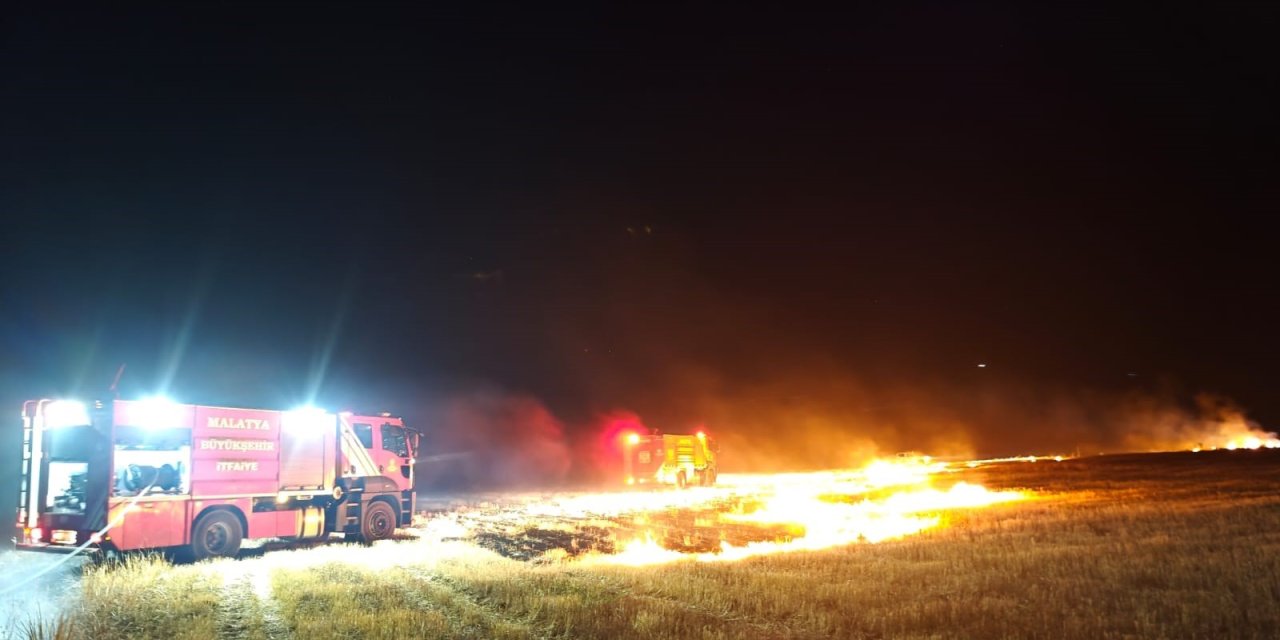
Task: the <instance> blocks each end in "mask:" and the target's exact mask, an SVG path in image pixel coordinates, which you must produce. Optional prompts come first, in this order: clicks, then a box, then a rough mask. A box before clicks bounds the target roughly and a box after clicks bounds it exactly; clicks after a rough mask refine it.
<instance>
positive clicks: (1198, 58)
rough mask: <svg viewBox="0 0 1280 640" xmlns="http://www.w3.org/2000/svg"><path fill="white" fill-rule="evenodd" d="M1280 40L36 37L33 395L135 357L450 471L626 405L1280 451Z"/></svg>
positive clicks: (295, 20)
mask: <svg viewBox="0 0 1280 640" xmlns="http://www.w3.org/2000/svg"><path fill="white" fill-rule="evenodd" d="M1275 18H1276V16H1275V12H1274V9H1272V8H1270V7H1266V6H1264V5H1249V4H1234V5H1230V6H1224V5H1215V6H1213V7H1201V8H1198V9H1191V8H1175V7H1165V8H1162V9H1161V10H1159V11H1146V10H1143V11H1139V10H1137V9H1132V10H1130V9H1119V8H1115V7H1107V8H1105V9H1090V8H1087V7H1081V6H1073V7H1071V8H1062V9H1053V8H1047V7H1039V6H1025V5H1016V4H1015V5H1011V6H1004V7H1001V6H995V5H992V6H981V7H977V6H973V7H954V6H947V5H937V6H930V5H921V6H916V7H910V8H908V7H898V6H894V7H890V8H881V9H865V8H863V9H859V8H848V9H844V10H841V11H833V12H817V11H814V12H806V11H795V12H786V13H783V12H780V11H778V10H776V9H775V8H773V7H771V6H769V7H766V6H757V7H748V6H739V7H736V8H735V9H734V10H733V11H732V12H728V11H718V10H714V9H712V8H710V7H707V8H693V9H682V10H680V11H670V12H668V11H661V10H658V9H649V10H628V9H610V8H603V7H601V8H597V9H595V10H591V11H580V10H575V11H571V10H563V11H556V10H550V9H547V8H534V7H508V8H504V9H493V10H490V9H480V8H476V9H470V8H460V7H454V8H450V9H447V10H440V11H435V10H427V9H424V8H421V7H418V6H414V5H389V4H377V5H360V6H358V7H344V6H340V5H334V4H321V5H307V6H306V7H294V6H291V5H276V6H256V5H255V6H254V7H252V8H249V7H242V6H237V7H215V6H206V7H198V8H191V7H188V8H173V7H164V8H156V9H152V10H145V11H144V10H132V11H122V10H115V9H105V8H104V9H92V10H82V11H63V12H56V11H46V10H43V9H38V8H26V9H23V10H20V11H17V12H15V13H14V14H13V15H12V16H11V18H10V20H8V21H7V22H6V24H5V26H4V27H3V29H4V38H3V41H4V50H5V54H6V55H5V60H6V67H7V68H6V73H5V76H6V78H5V80H4V81H3V82H4V87H5V95H6V98H7V99H6V101H5V106H4V107H3V108H4V112H5V118H4V124H3V125H0V126H2V127H3V128H4V129H3V131H4V138H5V140H6V141H7V144H6V154H5V159H6V162H5V171H4V174H5V177H4V179H3V180H4V183H5V186H4V189H3V192H4V193H5V211H6V214H5V219H6V222H5V229H6V231H7V232H8V233H7V234H6V235H7V236H8V238H7V240H8V242H6V249H7V250H6V251H5V252H4V255H3V258H0V261H2V264H3V273H4V275H5V277H4V278H3V283H2V286H3V289H2V293H3V301H4V308H5V310H6V313H5V314H4V316H3V318H0V339H3V341H4V350H5V353H6V357H5V358H4V363H3V367H0V389H2V392H0V401H3V402H4V406H10V407H12V408H13V411H14V414H13V415H16V413H17V408H18V406H19V404H18V403H20V402H21V400H23V399H26V398H28V397H38V396H45V395H80V396H89V397H93V396H102V395H104V394H105V390H106V387H107V385H109V384H110V381H111V378H112V376H113V375H114V374H115V371H116V369H117V367H118V366H119V365H120V364H121V363H127V364H128V369H127V372H126V374H125V377H124V379H123V383H122V387H121V392H122V394H124V396H125V397H140V396H144V395H149V394H152V393H156V392H160V391H167V392H168V393H169V394H170V395H172V396H173V397H175V398H177V399H179V400H181V401H184V402H193V403H201V404H235V405H251V406H262V407H269V408H280V409H283V408H289V407H291V406H294V405H296V404H301V403H303V402H306V401H308V400H314V401H315V402H318V403H320V404H322V405H324V406H326V407H328V408H330V409H338V408H345V407H356V408H363V409H368V410H384V409H385V410H390V411H395V412H397V413H402V414H404V415H406V417H408V418H410V419H416V420H417V421H418V422H419V423H420V424H422V425H424V428H425V429H426V430H427V432H428V433H429V434H431V435H432V436H433V437H434V438H436V441H437V442H441V443H445V445H446V446H443V448H446V449H447V448H448V446H447V445H448V444H449V443H453V444H454V445H456V446H472V445H474V444H476V443H475V442H472V441H468V440H467V437H472V438H474V437H476V434H483V439H484V440H486V441H488V442H490V443H492V442H493V441H503V440H505V441H508V442H514V443H516V444H515V445H512V446H511V449H512V450H513V451H514V450H516V449H518V447H519V446H523V444H522V443H526V442H527V441H526V440H525V439H524V437H523V436H522V435H520V434H521V433H522V432H521V431H520V429H522V428H523V426H524V422H525V421H526V420H532V421H533V422H534V423H537V424H540V425H543V426H544V427H546V428H547V429H550V430H551V431H555V430H556V429H559V430H561V431H563V432H564V433H565V434H566V436H565V437H566V440H567V442H568V445H567V446H569V447H570V448H572V447H575V446H579V443H581V442H588V443H589V442H591V441H592V438H593V437H594V434H595V433H596V432H597V430H599V429H600V428H601V424H602V421H603V420H605V419H606V417H607V416H611V415H618V414H619V413H620V412H631V413H634V414H635V415H638V416H639V417H640V418H641V419H642V420H643V421H644V422H645V423H646V424H649V425H653V426H658V427H661V428H663V429H666V430H668V431H678V430H682V429H687V428H691V427H692V426H694V425H708V427H709V428H710V429H713V430H718V431H721V432H726V433H728V434H731V437H736V438H737V444H738V445H739V446H740V447H743V446H759V447H760V448H763V449H766V450H769V449H778V448H786V447H792V450H791V451H788V452H785V453H783V454H779V456H780V458H781V459H783V460H786V461H788V462H794V463H804V462H812V463H814V464H831V463H832V462H833V461H838V460H840V459H844V458H846V457H848V456H851V455H853V454H852V452H853V451H855V450H860V448H862V447H864V446H865V443H866V442H875V443H877V445H878V446H879V447H881V449H882V450H887V451H892V450H899V449H914V448H924V447H935V448H947V447H955V448H963V449H966V450H968V451H971V452H974V453H979V454H1007V453H1026V452H1028V449H1031V450H1032V451H1031V452H1047V451H1071V450H1072V449H1073V448H1077V447H1079V446H1082V445H1083V446H1089V447H1096V448H1099V449H1101V448H1106V447H1123V446H1125V444H1124V443H1126V442H1130V443H1132V442H1133V441H1134V439H1133V438H1132V435H1133V433H1132V431H1133V430H1134V429H1137V430H1138V431H1142V430H1143V429H1162V428H1164V426H1167V425H1169V424H1175V430H1178V429H1182V427H1177V426H1176V425H1177V424H1182V423H1185V422H1194V421H1196V420H1206V421H1208V422H1212V421H1213V420H1214V419H1215V416H1217V415H1219V414H1220V413H1222V412H1223V411H1224V409H1223V406H1224V405H1227V404H1230V405H1232V406H1233V407H1235V408H1238V409H1239V410H1240V411H1243V412H1244V415H1246V416H1248V417H1249V418H1250V419H1252V420H1254V421H1256V422H1257V423H1258V424H1260V425H1261V426H1262V427H1263V428H1264V429H1267V430H1275V429H1276V426H1277V425H1280V400H1277V398H1276V396H1275V394H1274V393H1273V391H1272V389H1271V387H1272V385H1273V376H1272V375H1271V374H1270V367H1271V366H1272V365H1273V363H1275V362H1277V361H1280V340H1277V339H1276V337H1275V332H1276V326H1278V324H1280V323H1277V313H1276V308H1277V305H1276V302H1275V293H1276V287H1275V285H1274V283H1275V281H1276V277H1275V276H1276V268H1275V267H1274V266H1273V262H1274V260H1273V251H1274V247H1275V241H1274V236H1273V235H1271V234H1269V233H1267V231H1268V230H1269V228H1270V226H1271V225H1270V224H1268V220H1267V218H1268V216H1269V214H1272V213H1273V212H1274V211H1275V207H1274V205H1275V203H1276V201H1277V199H1276V198H1275V195H1276V185H1275V182H1274V179H1273V178H1274V175H1275V169H1276V166H1275V164H1276V157H1277V156H1276V153H1275V143H1276V130H1275V116H1274V114H1275V113H1276V106H1277V105H1276V104H1275V101H1274V98H1273V97H1272V95H1271V94H1272V93H1274V85H1275V72H1274V71H1273V69H1272V66H1273V65H1272V64H1271V61H1272V60H1274V59H1276V56H1275V55H1274V54H1275V52H1274V51H1272V48H1273V47H1274V45H1273V44H1272V40H1273V37H1272V34H1273V33H1274V30H1275V28H1276V26H1277V24H1276V19H1275ZM980 365H985V366H980ZM477 407H479V408H477ZM1234 410H1235V409H1228V410H1225V411H1227V412H1228V413H1230V412H1231V411H1234ZM544 414H545V415H544ZM459 416H468V417H467V418H463V417H459ZM529 416H534V417H532V418H529ZM467 420H471V421H472V422H466V421H467ZM451 421H458V422H457V423H451ZM8 422H16V420H14V421H7V422H6V425H7V426H5V427H4V429H5V431H4V432H3V433H4V438H5V442H6V443H7V444H4V445H3V447H0V451H14V450H15V449H16V446H17V442H16V439H15V436H14V435H13V434H15V433H16V427H17V425H16V424H8ZM462 423H465V424H466V427H465V428H459V426H458V425H459V424H462ZM476 423H481V424H482V425H483V426H480V427H477V426H476ZM1135 424H1140V425H1146V426H1138V427H1134V425H1135ZM1152 425H1155V426H1152ZM1162 425H1163V426H1162ZM459 431H466V432H467V433H468V434H469V435H468V436H467V437H463V436H460V435H459ZM832 434H835V435H834V436H832ZM459 438H460V440H457V441H454V440H455V439H459ZM1130 446H1132V445H1130ZM835 449H838V450H839V451H834V450H835ZM846 452H848V453H846ZM504 455H506V454H504ZM510 455H517V454H516V453H511V454H510ZM762 457H767V456H762ZM758 459H759V458H758V457H756V456H752V457H751V460H750V461H752V462H753V461H755V460H758ZM741 461H742V462H743V463H744V464H745V463H747V462H749V460H747V459H746V457H745V456H744V457H743V459H742V460H741Z"/></svg>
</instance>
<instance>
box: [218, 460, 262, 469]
mask: <svg viewBox="0 0 1280 640" xmlns="http://www.w3.org/2000/svg"><path fill="white" fill-rule="evenodd" d="M215 468H216V469H217V470H218V471H257V470H258V463H256V462H253V461H252V460H219V461H218V464H217V466H216V467H215Z"/></svg>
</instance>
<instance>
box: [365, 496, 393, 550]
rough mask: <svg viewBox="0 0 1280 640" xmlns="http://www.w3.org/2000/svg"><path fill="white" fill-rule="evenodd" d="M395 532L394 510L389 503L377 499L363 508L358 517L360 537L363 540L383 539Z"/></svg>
mask: <svg viewBox="0 0 1280 640" xmlns="http://www.w3.org/2000/svg"><path fill="white" fill-rule="evenodd" d="M395 532H396V512H395V510H394V509H392V508H391V505H389V504H387V503H385V502H383V501H381V500H377V501H374V502H370V503H369V504H368V505H366V506H365V508H364V515H362V516H361V518H360V539H361V540H362V541H364V542H373V541H374V540H385V539H387V538H390V537H391V536H392V535H394V534H395Z"/></svg>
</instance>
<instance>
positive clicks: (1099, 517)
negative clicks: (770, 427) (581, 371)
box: [63, 451, 1280, 638]
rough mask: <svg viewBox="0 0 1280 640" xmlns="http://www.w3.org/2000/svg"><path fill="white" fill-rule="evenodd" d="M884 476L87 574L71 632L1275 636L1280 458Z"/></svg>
mask: <svg viewBox="0 0 1280 640" xmlns="http://www.w3.org/2000/svg"><path fill="white" fill-rule="evenodd" d="M880 472H883V475H877V474H875V473H873V474H872V476H868V475H866V474H863V473H860V472H841V473H831V474H817V475H814V474H803V475H801V474H797V475H789V476H767V477H765V476H740V477H728V478H726V482H725V485H724V486H722V487H717V488H714V489H698V490H693V491H688V492H674V491H659V492H650V493H619V494H581V493H576V494H552V495H542V494H539V495H496V496H472V497H469V498H460V499H454V500H450V501H443V502H437V503H435V504H436V506H438V507H444V506H449V504H448V503H450V502H451V503H453V504H452V505H451V506H449V508H448V509H446V510H443V511H440V512H437V513H434V514H432V516H431V517H429V518H427V519H426V520H424V521H423V522H422V523H421V525H422V526H421V527H420V528H419V529H417V530H416V531H415V532H414V533H415V536H414V537H412V538H410V539H407V540H402V541H388V542H384V543H379V544H377V545H374V546H373V547H372V548H367V547H361V546H357V545H352V544H345V543H338V544H330V545H325V546H321V547H315V548H311V549H304V550H297V551H267V552H265V553H261V552H258V553H255V554H250V555H251V556H252V557H247V558H245V559H241V560H236V561H220V562H213V563H206V564H200V565H195V566H186V567H171V566H169V565H167V564H165V563H163V562H160V561H154V560H144V561H138V562H133V563H131V564H128V565H126V566H123V567H109V568H103V569H98V570H93V571H90V572H89V573H88V574H87V575H86V576H85V578H84V580H83V581H82V584H81V586H80V591H78V592H75V593H74V596H75V598H74V599H73V600H72V601H71V604H70V605H69V606H68V608H67V609H66V612H67V616H68V618H67V619H66V620H65V621H64V622H63V629H64V630H71V631H73V632H74V633H75V635H76V636H79V637H94V638H110V637H157V638H158V637H165V638H171V637H191V638H197V637H199V638H205V637H260V638H284V637H298V638H312V637H386V638H408V637H414V638H418V637H466V638H549V637H571V638H578V637H581V638H747V637H750V638H828V637H842V638H846V637H847V638H926V637H975V638H986V637H1028V638H1036V637H1039V638H1061V637H1073V638H1108V637H1114V638H1121V637H1179V638H1182V637H1186V638H1191V637H1202V638H1232V637H1239V638H1251V637H1258V638H1261V637H1280V611H1278V608H1277V607H1276V606H1275V605H1276V602H1277V601H1280V592H1277V590H1276V589H1277V585H1280V452H1276V451H1237V452H1227V451H1219V452H1204V453H1194V454H1193V453H1184V454H1161V455H1146V456H1107V457H1099V458H1088V459H1081V460H1065V461H1062V462H1054V461H1052V460H1043V459H1042V460H1039V461H1037V462H1034V463H1033V462H1002V463H998V464H992V465H987V466H979V467H977V468H968V467H966V466H963V465H961V466H960V468H959V469H958V470H953V471H938V470H934V473H932V474H930V475H929V476H928V477H927V478H924V479H922V478H919V477H904V476H901V475H900V474H901V470H900V469H881V470H880ZM877 473H879V472H877ZM909 475H910V474H909ZM957 486H958V487H961V488H960V489H955V487H957ZM977 486H985V487H986V488H987V491H981V490H978V489H975V488H974V487H977ZM964 487H968V488H964ZM1005 491H1011V492H1014V493H1007V494H1006V493H1000V492H1005ZM1003 498H1013V499H1009V500H1002V499H1003ZM979 505H988V506H979ZM876 540H879V541H878V542H876Z"/></svg>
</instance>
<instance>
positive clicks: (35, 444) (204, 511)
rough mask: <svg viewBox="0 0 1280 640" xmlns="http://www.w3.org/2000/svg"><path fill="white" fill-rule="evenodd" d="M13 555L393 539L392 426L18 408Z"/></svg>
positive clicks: (404, 518)
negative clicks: (337, 537) (258, 541)
mask: <svg viewBox="0 0 1280 640" xmlns="http://www.w3.org/2000/svg"><path fill="white" fill-rule="evenodd" d="M22 420H23V455H22V462H21V481H20V484H19V496H18V497H19V502H18V523H17V524H18V527H17V536H16V542H17V544H18V547H19V548H23V549H37V550H68V551H69V550H72V549H75V548H78V547H91V546H97V547H101V548H105V549H113V550H120V551H126V550H133V549H161V548H167V549H174V550H176V551H178V552H179V553H180V555H187V556H190V557H191V558H193V559H196V560H199V559H203V558H209V557H214V556H234V555H235V554H236V553H237V552H238V551H239V549H240V543H241V541H243V540H245V539H253V538H284V539H289V540H306V539H313V540H314V539H319V538H323V537H326V536H328V534H330V533H333V532H339V533H343V534H345V535H347V536H348V537H354V538H359V539H362V540H366V541H373V540H379V539H382V538H388V537H391V535H392V534H394V532H395V530H396V528H397V527H398V526H403V525H408V524H409V523H410V521H411V518H412V515H413V509H414V500H415V497H414V492H413V478H414V457H413V452H414V449H415V448H416V445H417V437H416V434H414V433H413V432H411V431H409V430H407V429H406V427H405V425H404V423H403V421H402V420H400V419H399V418H395V417H392V416H390V415H389V414H382V415H376V416H363V415H354V414H351V413H345V412H344V413H338V414H334V413H328V412H325V411H321V410H318V409H300V410H295V411H267V410H260V409H237V408H227V407H210V406H200V405H191V404H178V403H175V402H170V401H166V400H160V399H151V400H141V401H127V400H115V401H112V402H106V403H103V402H96V403H91V404H86V403H82V402H78V401H74V400H39V401H35V400H33V401H29V402H27V403H25V404H24V405H23V409H22Z"/></svg>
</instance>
